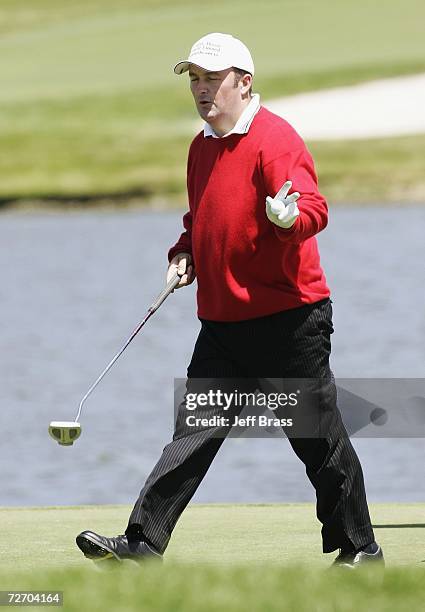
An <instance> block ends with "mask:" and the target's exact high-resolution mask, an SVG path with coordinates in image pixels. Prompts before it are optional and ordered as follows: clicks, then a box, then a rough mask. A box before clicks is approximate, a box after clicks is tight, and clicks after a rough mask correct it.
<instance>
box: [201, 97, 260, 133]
mask: <svg viewBox="0 0 425 612" xmlns="http://www.w3.org/2000/svg"><path fill="white" fill-rule="evenodd" d="M259 110H260V95H259V94H254V95H253V96H252V98H251V100H250V102H249V104H248V106H247V107H246V108H245V109H244V111H243V112H242V114H241V116H240V117H239V119H238V120H237V121H236V123H235V125H234V127H233V129H231V130H230V132H227V134H224V136H217V134H216V133H215V132H214V130H213V129H212V127H211V126H210V124H209V123H205V125H204V137H205V138H206V137H207V136H212V137H213V138H226V136H230V134H246V133H247V132H248V130H249V128H250V127H251V123H252V121H253V119H254V117H255V115H256V114H257V113H258V111H259Z"/></svg>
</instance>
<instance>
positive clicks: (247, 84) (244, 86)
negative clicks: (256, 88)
mask: <svg viewBox="0 0 425 612" xmlns="http://www.w3.org/2000/svg"><path fill="white" fill-rule="evenodd" d="M239 83H240V84H241V92H242V94H243V95H245V94H247V93H248V92H249V90H250V89H251V87H252V76H251V75H250V74H248V73H246V74H244V75H243V77H242V78H241V80H240V81H239Z"/></svg>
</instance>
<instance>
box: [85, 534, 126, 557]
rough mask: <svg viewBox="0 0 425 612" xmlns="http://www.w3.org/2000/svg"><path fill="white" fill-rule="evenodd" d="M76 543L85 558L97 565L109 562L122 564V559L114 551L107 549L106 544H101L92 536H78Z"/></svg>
mask: <svg viewBox="0 0 425 612" xmlns="http://www.w3.org/2000/svg"><path fill="white" fill-rule="evenodd" d="M75 541H76V543H77V546H78V548H79V549H80V550H81V552H82V553H83V554H84V556H85V557H87V559H91V561H94V562H95V563H103V562H104V561H108V562H109V563H110V562H111V561H112V562H114V563H122V559H120V557H118V555H117V554H116V553H115V552H114V551H113V550H111V549H110V548H108V547H106V546H105V545H104V544H100V543H99V542H98V541H96V539H95V538H93V537H92V536H89V535H84V536H81V535H78V536H77V537H76V539H75Z"/></svg>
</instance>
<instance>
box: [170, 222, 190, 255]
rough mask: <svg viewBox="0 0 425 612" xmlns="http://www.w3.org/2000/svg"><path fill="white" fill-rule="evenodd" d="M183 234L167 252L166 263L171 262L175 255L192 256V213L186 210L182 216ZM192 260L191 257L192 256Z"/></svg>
mask: <svg viewBox="0 0 425 612" xmlns="http://www.w3.org/2000/svg"><path fill="white" fill-rule="evenodd" d="M183 227H184V232H183V233H182V234H181V236H180V238H179V239H178V240H177V242H176V244H175V245H174V246H173V247H171V249H170V250H169V251H168V261H171V260H172V259H173V257H174V256H175V255H177V253H190V254H191V255H192V211H191V210H188V211H187V213H186V214H185V215H184V216H183ZM192 259H193V256H192Z"/></svg>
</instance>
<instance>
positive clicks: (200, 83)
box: [196, 79, 208, 94]
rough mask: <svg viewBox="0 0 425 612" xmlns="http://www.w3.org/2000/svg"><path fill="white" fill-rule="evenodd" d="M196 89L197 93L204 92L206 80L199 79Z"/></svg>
mask: <svg viewBox="0 0 425 612" xmlns="http://www.w3.org/2000/svg"><path fill="white" fill-rule="evenodd" d="M196 91H197V93H198V94H201V93H206V92H207V91H208V87H207V82H206V81H203V80H202V79H199V81H198V83H197V87H196Z"/></svg>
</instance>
